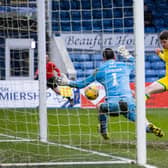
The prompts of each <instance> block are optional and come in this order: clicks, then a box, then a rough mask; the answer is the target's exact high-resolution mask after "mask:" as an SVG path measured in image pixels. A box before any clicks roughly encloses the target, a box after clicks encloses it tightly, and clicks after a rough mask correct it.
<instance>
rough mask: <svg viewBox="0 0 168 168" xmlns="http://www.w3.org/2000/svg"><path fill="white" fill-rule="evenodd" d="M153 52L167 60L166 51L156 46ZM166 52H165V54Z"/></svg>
mask: <svg viewBox="0 0 168 168" xmlns="http://www.w3.org/2000/svg"><path fill="white" fill-rule="evenodd" d="M155 53H156V54H157V55H158V56H159V57H160V58H161V59H162V60H163V61H168V60H166V58H168V52H164V50H163V51H162V50H161V49H160V48H156V50H155ZM166 53H167V54H166Z"/></svg>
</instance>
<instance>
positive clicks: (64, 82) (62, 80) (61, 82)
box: [56, 75, 69, 86]
mask: <svg viewBox="0 0 168 168" xmlns="http://www.w3.org/2000/svg"><path fill="white" fill-rule="evenodd" d="M56 81H57V83H58V85H60V86H68V85H69V79H68V78H67V77H66V76H65V75H61V77H59V76H58V77H56Z"/></svg>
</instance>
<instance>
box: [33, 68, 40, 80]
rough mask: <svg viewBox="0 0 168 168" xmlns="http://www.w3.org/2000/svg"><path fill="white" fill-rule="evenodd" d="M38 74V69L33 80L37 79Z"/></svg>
mask: <svg viewBox="0 0 168 168" xmlns="http://www.w3.org/2000/svg"><path fill="white" fill-rule="evenodd" d="M38 74H39V71H38V69H37V70H36V72H35V75H34V79H35V80H36V79H38Z"/></svg>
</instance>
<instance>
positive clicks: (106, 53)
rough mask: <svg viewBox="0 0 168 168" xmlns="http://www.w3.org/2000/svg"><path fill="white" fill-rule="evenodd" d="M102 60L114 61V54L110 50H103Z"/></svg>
mask: <svg viewBox="0 0 168 168" xmlns="http://www.w3.org/2000/svg"><path fill="white" fill-rule="evenodd" d="M103 58H105V59H106V60H109V59H115V55H114V52H113V50H112V49H111V48H105V49H104V51H103Z"/></svg>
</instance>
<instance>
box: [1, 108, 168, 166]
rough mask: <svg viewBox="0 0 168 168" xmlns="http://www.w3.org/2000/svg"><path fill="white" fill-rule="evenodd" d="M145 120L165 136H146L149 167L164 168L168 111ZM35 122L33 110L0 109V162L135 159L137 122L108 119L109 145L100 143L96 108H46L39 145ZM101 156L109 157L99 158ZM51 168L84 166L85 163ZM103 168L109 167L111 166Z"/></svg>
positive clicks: (151, 113) (155, 112) (157, 111)
mask: <svg viewBox="0 0 168 168" xmlns="http://www.w3.org/2000/svg"><path fill="white" fill-rule="evenodd" d="M147 117H148V119H149V120H150V121H152V122H153V123H154V124H156V125H158V126H159V127H161V128H162V129H163V130H164V132H165V137H163V138H158V137H156V136H154V135H152V134H147V156H148V164H152V165H155V166H158V167H161V168H164V167H165V168H166V166H167V165H168V160H167V154H168V148H167V136H168V132H167V130H168V125H167V122H168V109H148V110H147ZM38 121H39V115H38V110H37V109H15V110H14V109H1V110H0V164H1V163H15V162H17V163H19V162H48V161H50V162H65V161H66V162H71V161H77V162H78V161H81V162H82V161H103V160H105V161H111V160H116V159H114V158H113V157H111V156H122V157H126V158H131V159H136V155H135V153H136V150H135V148H136V138H135V137H136V135H135V124H134V123H132V122H128V121H127V120H126V119H125V118H124V117H123V116H120V117H110V118H109V121H108V123H109V127H108V130H109V134H110V140H108V141H105V140H103V139H102V138H101V136H100V135H99V133H98V130H97V125H98V120H97V112H96V110H95V109H48V143H41V142H40V141H39V136H40V135H39V122H38ZM29 140H31V141H29ZM83 149H84V151H83ZM93 151H96V152H98V154H95V153H94V152H93ZM101 153H103V154H107V156H101ZM47 167H48V166H47ZM51 167H52V166H51ZM54 167H59V168H63V167H66V168H71V167H73V168H75V167H76V168H78V167H80V168H82V167H85V165H83V166H82V165H80V166H79V165H69V166H54ZM89 167H93V168H99V167H102V165H99V166H98V165H91V166H89V165H87V168H89ZM103 167H104V168H108V167H110V165H103ZM115 167H116V168H119V167H123V165H115ZM124 167H126V168H127V167H131V168H134V167H138V166H137V165H124Z"/></svg>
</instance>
